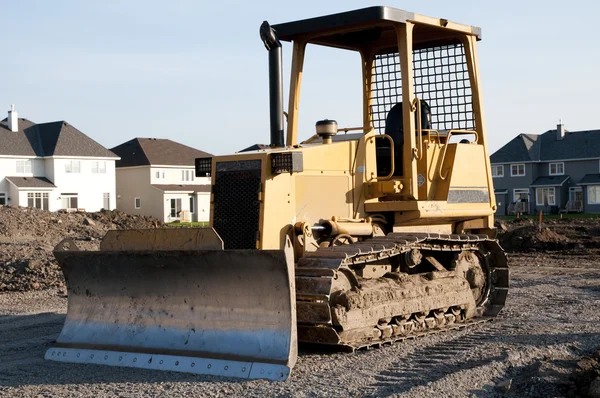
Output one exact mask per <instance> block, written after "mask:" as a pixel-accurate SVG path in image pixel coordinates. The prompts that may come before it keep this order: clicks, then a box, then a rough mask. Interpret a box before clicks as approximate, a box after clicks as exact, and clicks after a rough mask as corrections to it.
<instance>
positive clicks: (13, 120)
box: [8, 104, 19, 132]
mask: <svg viewBox="0 0 600 398" xmlns="http://www.w3.org/2000/svg"><path fill="white" fill-rule="evenodd" d="M8 128H9V129H10V131H13V132H17V131H19V114H18V113H17V111H15V105H14V104H13V105H11V106H10V111H8Z"/></svg>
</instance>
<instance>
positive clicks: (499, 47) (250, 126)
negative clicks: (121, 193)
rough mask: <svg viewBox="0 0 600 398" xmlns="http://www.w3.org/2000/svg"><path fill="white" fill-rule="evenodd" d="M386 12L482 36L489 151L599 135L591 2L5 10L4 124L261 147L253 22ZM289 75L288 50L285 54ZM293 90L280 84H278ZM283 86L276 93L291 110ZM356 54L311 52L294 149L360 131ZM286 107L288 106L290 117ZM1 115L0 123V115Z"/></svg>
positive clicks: (39, 4)
mask: <svg viewBox="0 0 600 398" xmlns="http://www.w3.org/2000/svg"><path fill="white" fill-rule="evenodd" d="M371 5H387V6H391V7H396V8H400V9H404V10H407V11H411V12H415V13H419V14H424V15H428V16H433V17H439V18H446V19H449V20H451V21H455V22H459V23H463V24H467V25H475V26H480V27H481V28H482V38H483V40H482V41H480V42H479V47H478V48H479V63H480V67H479V68H480V74H481V82H482V94H483V104H484V110H485V118H486V130H487V134H488V142H489V149H490V153H491V152H493V151H495V150H497V149H499V148H500V147H501V146H502V145H504V144H505V143H506V142H508V141H509V140H510V139H511V138H513V137H514V136H515V135H517V134H520V133H534V134H535V133H543V132H545V131H547V130H550V129H554V128H556V124H557V123H558V121H559V119H560V120H562V122H563V123H564V125H565V128H566V129H567V130H571V131H577V130H591V129H600V120H599V119H598V117H597V114H596V112H599V111H600V99H599V98H600V97H599V95H598V93H600V77H599V76H598V70H599V65H600V41H599V39H600V33H599V31H598V29H597V27H596V25H597V16H598V15H599V14H600V2H596V1H593V0H588V1H577V0H574V1H571V2H568V3H567V2H564V1H554V0H546V1H538V0H528V1H514V0H504V1H502V2H499V1H494V2H492V1H483V0H479V1H464V0H454V1H447V0H429V1H426V2H425V1H397V0H396V1H389V2H388V3H372V2H367V1H358V0H345V1H328V2H325V1H322V0H321V1H319V0H303V1H301V2H281V1H274V0H268V1H252V2H250V1H230V0H221V1H218V2H215V1H210V2H209V1H204V0H196V1H192V0H171V1H169V2H166V1H164V0H163V1H154V0H103V1H91V0H90V1H82V0H52V1H47V0H37V1H35V0H20V1H10V0H0V15H2V24H0V51H2V52H3V53H4V54H3V55H4V56H3V57H2V62H0V76H3V77H4V79H3V81H2V82H1V83H0V112H1V111H2V108H3V107H4V109H5V111H8V109H9V108H10V105H11V104H15V108H16V110H17V111H18V112H19V117H23V118H26V119H29V120H31V121H33V122H37V123H42V122H50V121H56V120H65V121H67V122H69V123H70V124H72V125H73V126H75V127H76V128H78V129H79V130H81V131H82V132H84V133H85V134H87V135H88V136H90V137H91V138H93V139H94V140H96V141H97V142H99V143H100V144H102V145H104V146H105V147H107V148H112V147H114V146H116V145H119V144H121V143H123V142H125V141H128V140H130V139H132V138H134V137H153V138H169V139H171V140H174V141H177V142H181V143H183V144H186V145H189V146H192V147H195V148H198V149H201V150H203V151H206V152H210V153H213V154H217V155H223V154H227V153H232V152H235V151H238V150H240V149H242V148H245V147H247V146H250V145H252V144H255V143H268V142H269V107H268V104H269V101H268V58H267V51H266V50H265V48H264V46H263V44H262V42H261V41H260V38H259V34H258V28H259V26H260V24H261V23H262V21H264V20H268V21H269V22H270V23H271V24H276V23H282V22H289V21H294V20H298V19H304V18H310V17H315V16H320V15H326V14H331V13H336V12H342V11H348V10H352V9H358V8H363V7H367V6H371ZM283 57H284V59H283V62H284V76H286V75H288V74H289V70H290V67H289V66H290V61H291V45H290V44H289V43H284V51H283ZM285 81H286V82H287V81H288V78H286V79H285ZM287 96H288V88H287V86H286V83H284V98H285V102H286V103H287ZM361 98H362V94H361V81H360V64H359V57H358V55H357V54H353V53H350V52H346V51H341V50H331V49H329V50H328V49H324V48H319V47H314V46H313V47H311V48H308V50H307V54H306V59H305V67H304V75H303V86H302V92H301V101H300V123H299V129H300V130H299V135H300V138H308V137H309V136H311V135H312V134H313V132H314V123H315V122H316V121H317V120H321V119H325V118H328V119H335V120H337V121H338V124H339V125H340V127H342V126H347V127H356V126H359V125H361V124H362V123H361V119H362V117H361V101H362V99H361ZM286 109H287V105H286ZM0 116H1V113H0Z"/></svg>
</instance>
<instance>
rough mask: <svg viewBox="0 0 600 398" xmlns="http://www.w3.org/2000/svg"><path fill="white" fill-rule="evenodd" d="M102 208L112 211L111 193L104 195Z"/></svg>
mask: <svg viewBox="0 0 600 398" xmlns="http://www.w3.org/2000/svg"><path fill="white" fill-rule="evenodd" d="M102 207H103V208H104V209H106V210H110V193H105V194H103V195H102Z"/></svg>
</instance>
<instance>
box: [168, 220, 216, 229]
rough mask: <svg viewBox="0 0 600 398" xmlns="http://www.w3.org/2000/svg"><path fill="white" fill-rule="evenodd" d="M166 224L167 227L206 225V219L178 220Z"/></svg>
mask: <svg viewBox="0 0 600 398" xmlns="http://www.w3.org/2000/svg"><path fill="white" fill-rule="evenodd" d="M167 226H169V227H188V228H190V227H208V221H194V222H180V221H173V222H170V223H167Z"/></svg>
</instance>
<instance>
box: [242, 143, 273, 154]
mask: <svg viewBox="0 0 600 398" xmlns="http://www.w3.org/2000/svg"><path fill="white" fill-rule="evenodd" d="M269 148H271V146H270V145H265V144H254V145H250V146H249V147H248V148H244V149H242V150H241V151H238V152H250V151H258V150H260V149H269Z"/></svg>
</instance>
